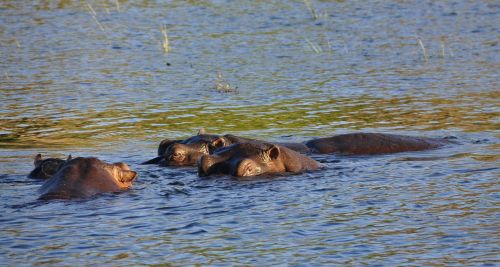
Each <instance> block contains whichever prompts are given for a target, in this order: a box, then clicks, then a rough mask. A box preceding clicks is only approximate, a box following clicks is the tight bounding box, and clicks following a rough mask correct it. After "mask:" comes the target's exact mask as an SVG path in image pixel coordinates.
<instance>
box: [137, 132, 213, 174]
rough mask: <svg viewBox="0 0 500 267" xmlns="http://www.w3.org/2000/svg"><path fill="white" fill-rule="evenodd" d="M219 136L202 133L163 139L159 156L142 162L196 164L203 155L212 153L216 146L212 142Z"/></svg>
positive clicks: (166, 164) (168, 164)
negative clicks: (182, 138) (180, 137)
mask: <svg viewBox="0 0 500 267" xmlns="http://www.w3.org/2000/svg"><path fill="white" fill-rule="evenodd" d="M218 138H219V136H218V135H213V134H204V133H202V134H198V135H195V136H191V137H189V138H187V139H184V140H170V139H165V140H162V141H161V142H160V145H159V147H158V156H157V157H156V158H153V159H150V160H148V161H146V162H143V163H142V164H161V165H165V166H195V165H196V161H197V160H198V159H199V158H200V157H201V156H202V155H206V154H209V153H210V151H211V150H212V149H213V148H214V147H213V145H212V142H213V141H214V140H217V139H218Z"/></svg>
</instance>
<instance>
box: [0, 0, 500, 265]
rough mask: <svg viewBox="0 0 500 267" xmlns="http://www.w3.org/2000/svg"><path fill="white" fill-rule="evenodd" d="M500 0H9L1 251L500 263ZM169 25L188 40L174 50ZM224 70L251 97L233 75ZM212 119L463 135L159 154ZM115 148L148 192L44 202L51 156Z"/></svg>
mask: <svg viewBox="0 0 500 267" xmlns="http://www.w3.org/2000/svg"><path fill="white" fill-rule="evenodd" d="M498 11H499V6H498V4H497V3H496V2H495V1H481V2H477V1H448V2H446V3H436V2H435V1H423V2H422V1H421V2H418V3H410V2H404V1H395V2H387V1H371V2H370V4H369V5H368V4H366V3H364V2H363V1H278V2H269V1H247V2H242V1H173V2H167V3H166V2H164V1H140V2H136V1H125V0H118V1H115V0H103V1H97V0H95V1H70V0H60V1H42V0H39V1H31V2H29V3H28V2H23V1H5V0H0V59H1V60H0V79H1V82H0V97H1V101H0V164H1V165H0V191H1V192H0V195H1V196H2V200H3V201H2V202H3V203H4V204H3V205H2V206H1V207H0V211H2V212H0V214H1V215H0V244H1V246H2V248H3V249H2V252H0V258H1V259H2V262H5V263H6V264H8V265H18V264H21V263H23V264H26V263H28V264H33V265H35V264H36V265H56V264H60V265H82V264H86V265H87V264H94V263H95V264H97V263H100V264H102V263H105V264H108V265H137V264H172V265H193V264H202V265H223V264H226V265H233V264H237V265H257V266H259V265H277V264H281V265H283V264H286V265H302V264H304V263H310V264H314V265H332V264H341V265H345V264H353V265H360V264H368V265H376V264H383V265H461V266H463V265H481V264H488V263H489V264H491V265H494V264H495V261H496V260H497V254H498V244H497V243H498V242H497V239H498V233H497V232H498V228H497V227H496V225H497V224H498V219H497V217H498V216H496V212H497V211H496V206H497V204H498V181H497V179H496V177H498V163H497V162H498V160H499V156H498V155H499V153H498V149H499V147H498V129H499V121H498V117H499V111H498V100H497V99H499V98H500V93H499V90H498V69H499V58H498V55H499V52H500V51H499V49H498V27H497V24H498V23H496V21H498V14H499V12H498ZM162 26H166V28H167V30H168V36H169V41H170V46H171V51H169V52H168V53H165V51H164V50H163V49H162V48H161V41H162V38H163V37H162V34H161V27H162ZM218 74H221V75H223V77H224V79H225V80H227V82H228V83H229V84H231V85H232V86H234V87H237V92H238V93H236V94H234V93H230V94H224V93H220V92H217V90H215V89H214V87H215V84H216V82H217V79H218ZM200 127H204V128H206V129H207V130H208V131H209V132H214V133H235V134H241V135H244V136H249V137H257V138H263V139H272V140H276V139H290V140H295V141H303V140H306V139H308V138H310V137H312V136H328V135H332V134H334V133H336V132H338V133H342V132H352V131H357V130H369V131H380V132H402V133H410V134H415V135H426V136H441V137H443V136H455V137H457V138H458V141H459V142H460V143H461V144H460V145H457V146H453V147H448V148H445V149H441V150H435V151H429V152H418V153H404V154H396V155H384V156H377V157H337V156H321V157H316V159H318V160H319V161H321V162H322V163H324V164H326V165H327V169H326V170H324V171H320V172H312V173H306V174H301V175H296V176H291V177H280V178H277V179H274V180H272V181H269V180H259V181H254V182H249V181H233V180H231V179H229V178H228V177H219V178H217V179H210V180H200V179H198V177H197V175H196V171H195V170H192V169H184V168H180V169H166V168H160V167H156V166H141V165H138V163H139V162H141V161H143V160H145V159H147V158H149V157H150V156H152V155H154V154H155V149H156V147H155V146H156V144H157V142H158V141H159V140H160V139H161V138H165V137H172V138H174V137H184V136H188V135H191V134H193V133H195V132H197V130H198V129H199V128H200ZM39 152H42V153H44V155H47V156H57V157H66V156H67V154H70V153H71V154H73V155H75V156H98V157H100V158H103V159H105V160H108V161H117V160H123V161H126V162H128V163H130V164H131V165H132V166H133V167H134V168H135V169H137V170H138V171H139V173H140V179H139V180H138V181H137V184H136V185H135V186H134V188H133V190H131V191H129V192H126V193H123V194H110V195H104V196H100V197H97V198H95V199H91V200H86V201H70V202H67V201H54V202H49V203H40V202H37V201H36V190H37V188H38V187H39V186H40V184H39V183H38V182H36V181H31V180H28V179H27V178H26V177H25V175H26V174H27V173H28V172H29V171H30V168H31V164H32V157H33V155H35V154H36V153H39Z"/></svg>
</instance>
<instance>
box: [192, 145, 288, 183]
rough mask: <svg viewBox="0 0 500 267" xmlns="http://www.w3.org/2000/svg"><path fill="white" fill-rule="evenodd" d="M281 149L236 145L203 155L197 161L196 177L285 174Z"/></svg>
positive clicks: (269, 146)
mask: <svg viewBox="0 0 500 267" xmlns="http://www.w3.org/2000/svg"><path fill="white" fill-rule="evenodd" d="M282 149H283V148H281V147H279V146H277V145H273V144H268V143H237V144H233V145H230V146H228V147H223V148H220V149H217V150H216V151H215V152H214V154H213V155H204V156H202V157H201V158H200V160H199V161H198V175H199V176H208V175H211V174H229V175H233V176H237V177H240V176H256V175H261V174H266V173H281V172H285V171H287V170H286V167H285V164H284V162H283V159H284V157H282V155H281V150H282Z"/></svg>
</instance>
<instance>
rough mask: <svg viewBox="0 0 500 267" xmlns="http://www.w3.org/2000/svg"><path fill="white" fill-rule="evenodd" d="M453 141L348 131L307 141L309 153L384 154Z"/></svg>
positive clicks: (439, 145)
mask: <svg viewBox="0 0 500 267" xmlns="http://www.w3.org/2000/svg"><path fill="white" fill-rule="evenodd" d="M453 143H454V142H451V141H448V140H445V139H437V138H427V137H414V136H405V135H395V134H382V133H349V134H341V135H335V136H332V137H326V138H318V139H313V140H310V141H307V142H306V143H305V145H306V146H307V147H308V148H309V149H310V152H311V153H319V154H329V153H342V154H357V155H371V154H385V153H397V152H405V151H420V150H428V149H435V148H438V147H441V146H444V145H449V144H453Z"/></svg>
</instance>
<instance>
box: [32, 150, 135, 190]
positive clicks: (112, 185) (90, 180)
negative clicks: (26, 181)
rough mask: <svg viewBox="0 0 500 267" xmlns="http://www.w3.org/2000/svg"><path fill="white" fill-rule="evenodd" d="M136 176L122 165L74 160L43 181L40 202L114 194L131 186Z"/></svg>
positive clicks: (84, 159) (89, 160) (126, 166)
mask: <svg viewBox="0 0 500 267" xmlns="http://www.w3.org/2000/svg"><path fill="white" fill-rule="evenodd" d="M136 177H137V173H136V172H134V171H131V170H130V168H129V167H128V165H127V164H125V163H123V162H119V163H113V164H108V163H105V162H103V161H101V160H99V159H97V158H75V159H72V160H70V161H68V162H66V163H65V164H64V165H63V166H62V167H61V168H60V170H59V171H58V172H57V173H55V174H54V176H52V178H51V179H48V180H47V181H45V183H44V184H43V185H42V187H41V188H40V190H39V192H40V193H41V196H40V199H71V198H87V197H91V196H93V195H95V194H99V193H106V192H117V191H121V190H125V189H127V188H129V187H130V186H131V185H132V182H133V181H134V179H135V178H136Z"/></svg>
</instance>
